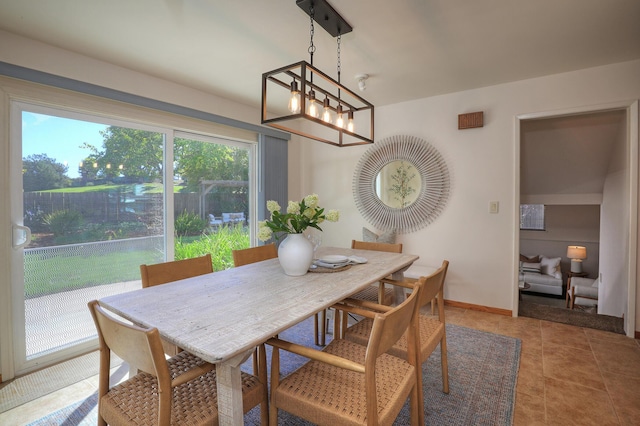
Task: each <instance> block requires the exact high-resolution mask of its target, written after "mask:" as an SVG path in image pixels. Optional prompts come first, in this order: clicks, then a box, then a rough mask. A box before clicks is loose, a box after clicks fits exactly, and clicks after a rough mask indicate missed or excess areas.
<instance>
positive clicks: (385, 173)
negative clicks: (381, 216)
mask: <svg viewBox="0 0 640 426" xmlns="http://www.w3.org/2000/svg"><path fill="white" fill-rule="evenodd" d="M421 188H422V179H420V172H419V171H418V169H416V167H415V166H414V165H413V163H411V162H409V161H404V160H395V161H391V162H390V163H388V164H387V165H386V166H384V167H382V169H381V170H380V173H378V176H376V195H377V196H378V198H380V201H382V202H383V203H384V204H385V205H387V206H389V207H391V208H393V209H402V208H404V207H407V206H409V205H411V204H412V203H414V202H415V201H416V200H417V199H418V196H419V195H420V190H421Z"/></svg>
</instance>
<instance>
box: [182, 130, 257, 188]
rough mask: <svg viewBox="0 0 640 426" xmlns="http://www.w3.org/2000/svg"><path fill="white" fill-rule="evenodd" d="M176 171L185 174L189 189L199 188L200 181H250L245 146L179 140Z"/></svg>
mask: <svg viewBox="0 0 640 426" xmlns="http://www.w3.org/2000/svg"><path fill="white" fill-rule="evenodd" d="M175 146H176V148H175V151H174V156H175V161H176V166H175V171H174V172H175V173H176V174H178V175H180V176H182V178H183V179H184V180H185V181H186V183H187V189H188V190H191V191H193V190H197V187H198V185H199V183H200V180H202V179H204V180H227V181H248V180H249V155H248V152H247V150H246V149H240V148H233V147H230V146H226V145H221V144H215V143H208V142H200V141H193V140H188V139H176V143H175Z"/></svg>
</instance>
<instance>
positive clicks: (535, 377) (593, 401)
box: [0, 306, 640, 426]
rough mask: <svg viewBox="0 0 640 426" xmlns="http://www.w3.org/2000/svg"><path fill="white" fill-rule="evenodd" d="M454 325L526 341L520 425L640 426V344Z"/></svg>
mask: <svg viewBox="0 0 640 426" xmlns="http://www.w3.org/2000/svg"><path fill="white" fill-rule="evenodd" d="M446 316H447V322H448V323H451V324H457V325H461V326H464V327H469V328H475V329H478V330H483V331H488V332H491V333H497V334H503V335H507V336H512V337H517V338H519V339H521V340H522V353H521V357H520V370H519V372H518V384H517V389H516V406H515V414H514V422H513V423H514V425H516V426H519V425H527V426H528V425H563V426H567V425H580V426H585V425H598V426H602V425H640V341H638V340H633V339H630V338H628V337H625V336H623V335H620V334H614V333H608V332H604V331H599V330H592V329H587V328H580V327H574V326H569V325H564V324H559V323H553V322H548V321H541V320H537V319H532V318H525V317H519V318H512V317H505V316H501V315H495V314H490V313H486V312H478V311H471V310H465V309H460V308H453V307H448V306H447V307H446ZM96 389H97V377H92V378H90V379H87V380H84V381H82V382H79V383H76V384H74V385H72V386H69V387H67V388H64V389H62V390H60V391H58V392H55V393H52V394H49V395H46V396H44V397H42V398H40V399H38V400H35V401H32V402H30V403H27V404H24V405H22V406H20V407H17V408H14V409H13V410H10V411H7V412H5V413H1V414H0V424H2V425H4V424H7V425H24V424H27V423H29V422H30V421H33V420H35V419H38V418H40V417H42V416H44V415H45V414H47V413H49V412H52V411H55V410H57V409H58V408H62V407H65V406H67V405H69V404H71V403H73V402H76V401H78V400H81V399H83V398H85V397H87V396H88V395H90V394H91V393H93V392H95V391H96Z"/></svg>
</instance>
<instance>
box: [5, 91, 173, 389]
mask: <svg viewBox="0 0 640 426" xmlns="http://www.w3.org/2000/svg"><path fill="white" fill-rule="evenodd" d="M23 112H32V113H36V114H45V115H50V116H56V117H62V118H67V119H73V120H81V121H87V122H93V123H100V124H105V125H108V126H118V127H127V128H133V129H139V130H145V131H152V132H157V133H161V134H163V135H164V142H163V149H164V150H165V151H164V152H165V153H164V161H165V164H167V159H168V158H171V157H168V155H172V154H173V152H172V145H173V130H172V129H169V128H164V127H160V126H150V125H146V124H141V123H139V122H133V121H131V122H128V121H123V120H118V119H113V118H108V117H106V116H103V115H100V114H97V113H91V112H77V111H73V110H69V109H65V108H64V107H60V106H48V105H44V104H40V103H37V102H28V101H22V100H14V101H12V102H11V103H10V119H9V123H10V125H9V128H10V172H9V173H10V174H9V182H10V185H9V186H10V199H9V203H10V215H11V216H10V219H11V225H12V227H13V225H18V226H24V219H23V215H24V211H23V209H24V208H23V191H22V179H21V176H22V164H23V163H22V144H23V140H22V136H23V132H22V114H23ZM169 139H170V140H171V141H170V142H168V140H169ZM167 147H171V148H170V151H171V152H169V153H167ZM168 164H173V163H172V162H170V163H168ZM165 169H166V167H165ZM170 169H172V167H170ZM170 184H172V180H169V181H168V182H167V181H165V182H163V193H164V202H163V209H164V214H163V217H164V225H165V231H164V234H165V235H164V247H165V252H166V249H167V248H168V247H171V246H172V244H173V221H172V220H169V218H168V217H167V216H169V215H168V214H167V213H168V212H170V213H171V216H173V213H172V209H167V206H170V205H172V204H168V201H167V199H166V198H167V194H169V197H171V195H172V194H171V192H172V191H171V190H172V188H169V189H168V188H167V186H168V185H170ZM170 202H172V199H171V200H170V201H169V203H170ZM171 219H172V218H171ZM12 233H13V230H12ZM12 246H14V248H12V250H11V256H10V257H11V259H10V270H11V282H10V287H11V301H10V303H11V309H10V312H11V321H10V323H11V330H10V338H9V339H4V338H3V341H2V345H3V346H4V345H5V344H8V345H9V350H4V351H3V357H4V356H5V354H10V358H9V359H7V360H5V359H4V358H3V359H2V364H3V365H2V372H3V375H2V377H3V380H6V379H8V378H12V377H14V376H15V375H22V374H26V373H29V372H31V371H34V370H37V369H39V368H42V367H44V366H48V365H52V364H55V363H57V362H60V361H63V360H67V359H69V358H72V357H74V356H78V355H82V354H85V353H88V352H90V351H92V350H95V349H97V348H98V341H97V338H96V339H92V340H91V341H85V342H81V343H78V344H75V345H73V346H72V347H69V348H64V349H60V350H56V351H55V352H52V353H48V354H45V355H42V356H38V357H34V358H32V359H29V360H27V354H26V331H25V329H26V318H25V309H24V307H25V296H24V279H25V276H24V248H15V244H14V243H13V242H12ZM7 365H8V366H9V367H8V369H7ZM7 371H8V374H7V373H6V372H7Z"/></svg>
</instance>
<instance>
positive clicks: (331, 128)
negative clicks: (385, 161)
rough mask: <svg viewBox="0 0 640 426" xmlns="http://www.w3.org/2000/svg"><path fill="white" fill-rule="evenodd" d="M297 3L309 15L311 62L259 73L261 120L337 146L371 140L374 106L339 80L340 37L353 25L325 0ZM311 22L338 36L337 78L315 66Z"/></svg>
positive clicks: (299, 1)
mask: <svg viewBox="0 0 640 426" xmlns="http://www.w3.org/2000/svg"><path fill="white" fill-rule="evenodd" d="M296 4H297V5H298V6H299V7H300V8H301V9H302V10H303V11H304V12H305V13H307V15H309V18H310V25H309V27H310V31H309V33H310V43H309V49H308V53H309V56H310V63H307V62H306V61H301V62H296V63H294V64H291V65H288V66H284V67H281V68H278V69H276V70H273V71H269V72H265V73H263V74H262V120H261V122H262V124H266V125H268V126H271V127H275V128H278V129H281V130H284V131H287V132H290V133H293V134H296V135H299V136H303V137H306V138H309V139H314V140H317V141H320V142H324V143H327V144H331V145H335V146H340V147H343V146H354V145H363V144H369V143H373V124H374V107H373V105H372V104H371V103H369V102H367V101H366V100H364V99H363V98H362V97H360V96H359V95H358V94H356V93H355V92H353V91H351V90H350V89H349V88H347V87H345V86H343V85H342V84H341V83H340V72H341V63H340V48H341V39H342V35H343V34H347V33H349V32H351V31H352V27H351V26H350V25H349V24H348V23H347V22H346V21H345V20H344V18H342V16H340V15H339V14H338V12H336V11H335V9H333V7H331V5H330V4H329V3H327V1H326V0H297V1H296ZM314 23H317V24H319V25H320V26H321V27H322V28H324V29H325V30H326V31H327V32H328V33H329V34H330V35H331V36H332V37H336V38H337V45H338V62H337V72H338V79H337V80H334V79H333V78H331V77H330V76H328V75H327V74H325V73H324V72H322V71H320V70H319V69H317V68H315V67H314V65H313V54H314V53H315V50H316V48H315V45H314V42H313V36H314V33H315V25H314ZM345 119H346V120H345Z"/></svg>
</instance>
